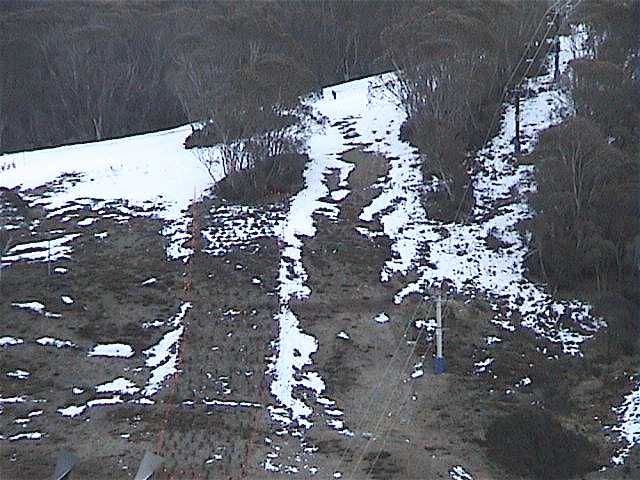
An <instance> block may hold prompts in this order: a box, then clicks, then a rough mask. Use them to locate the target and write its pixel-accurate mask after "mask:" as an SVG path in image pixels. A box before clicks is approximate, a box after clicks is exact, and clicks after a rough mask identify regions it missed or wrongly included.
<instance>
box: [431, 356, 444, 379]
mask: <svg viewBox="0 0 640 480" xmlns="http://www.w3.org/2000/svg"><path fill="white" fill-rule="evenodd" d="M446 369H447V365H446V364H445V362H444V357H435V358H434V359H433V373H435V374H436V375H440V374H441V373H444V371H445V370H446Z"/></svg>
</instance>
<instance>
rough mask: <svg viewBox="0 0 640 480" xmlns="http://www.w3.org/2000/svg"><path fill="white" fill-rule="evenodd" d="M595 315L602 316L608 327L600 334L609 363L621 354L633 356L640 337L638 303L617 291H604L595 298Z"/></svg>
mask: <svg viewBox="0 0 640 480" xmlns="http://www.w3.org/2000/svg"><path fill="white" fill-rule="evenodd" d="M593 306H594V315H598V316H602V317H603V318H604V319H605V320H606V322H607V328H606V329H605V330H604V332H603V333H602V334H601V335H600V336H599V337H600V338H599V339H600V340H601V341H602V342H603V344H604V345H603V347H604V350H605V352H604V355H605V357H606V358H605V360H606V361H607V363H611V362H613V361H615V360H616V359H617V358H618V357H620V356H621V355H626V356H632V355H633V354H634V353H635V352H636V349H637V343H638V340H639V339H640V330H639V327H640V325H639V324H638V317H637V315H636V314H637V305H636V304H634V303H633V300H629V299H626V298H625V297H624V296H622V295H620V294H618V293H615V292H603V293H601V294H599V295H597V296H596V297H595V298H594V299H593Z"/></svg>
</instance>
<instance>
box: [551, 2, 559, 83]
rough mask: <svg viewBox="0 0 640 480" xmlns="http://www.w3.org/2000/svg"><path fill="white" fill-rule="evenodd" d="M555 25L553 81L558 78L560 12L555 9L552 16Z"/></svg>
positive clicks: (556, 80)
mask: <svg viewBox="0 0 640 480" xmlns="http://www.w3.org/2000/svg"><path fill="white" fill-rule="evenodd" d="M553 23H554V27H555V40H554V57H553V81H554V82H555V83H558V80H559V79H560V12H559V11H556V12H555V15H554V17H553Z"/></svg>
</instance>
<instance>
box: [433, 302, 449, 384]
mask: <svg viewBox="0 0 640 480" xmlns="http://www.w3.org/2000/svg"><path fill="white" fill-rule="evenodd" d="M445 370H446V365H445V363H444V357H443V355H442V293H441V292H438V297H437V299H436V358H434V359H433V371H434V373H435V374H436V375H440V374H441V373H444V371H445Z"/></svg>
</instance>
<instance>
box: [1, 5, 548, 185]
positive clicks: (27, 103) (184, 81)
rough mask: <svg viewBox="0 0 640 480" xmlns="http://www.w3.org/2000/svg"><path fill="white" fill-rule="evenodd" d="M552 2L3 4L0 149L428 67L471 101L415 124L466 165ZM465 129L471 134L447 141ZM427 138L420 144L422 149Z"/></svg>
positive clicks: (127, 130)
mask: <svg viewBox="0 0 640 480" xmlns="http://www.w3.org/2000/svg"><path fill="white" fill-rule="evenodd" d="M546 6H547V2H543V1H540V2H527V1H517V0H486V1H483V2H481V3H479V2H476V1H473V0H418V1H410V0H379V1H376V0H371V1H357V0H340V1H334V0H331V1H327V0H305V1H269V2H260V1H226V0H224V1H217V0H213V1H186V0H185V1H177V0H176V1H115V0H113V1H91V2H89V1H55V0H41V1H24V0H2V1H0V49H1V51H0V62H1V64H0V72H2V74H1V75H0V153H1V152H9V151H16V150H21V149H30V148H39V147H44V146H50V145H59V144H65V143H72V142H83V141H91V140H96V139H104V138H111V137H118V136H124V135H130V134H133V133H139V132H145V131H152V130H157V129H163V128H167V127H171V126H174V125H178V124H182V123H185V122H187V121H197V120H203V119H206V118H210V117H212V116H213V112H217V116H220V115H219V112H220V111H224V110H225V109H226V111H227V112H229V111H230V110H229V106H230V105H231V103H230V102H231V101H232V100H233V99H234V98H235V100H238V101H240V103H242V102H245V100H241V99H240V98H241V97H244V96H246V94H247V92H249V96H251V95H253V94H254V93H255V92H256V91H258V89H263V90H264V91H268V93H269V95H266V97H265V98H253V99H250V100H249V101H254V102H255V101H273V100H274V98H276V97H278V98H277V100H278V101H279V100H281V98H280V96H279V95H284V96H291V95H294V94H297V93H299V92H302V91H308V90H309V89H314V88H317V87H319V86H322V85H328V84H332V83H337V82H341V81H345V80H349V79H352V78H355V77H359V76H363V75H369V74H373V73H377V72H381V71H385V70H389V69H392V68H395V67H398V66H399V67H403V68H404V67H408V66H409V65H411V66H415V65H416V64H417V63H420V64H423V65H430V67H425V68H423V69H422V70H421V75H427V76H430V78H432V79H433V78H435V77H441V78H445V77H446V78H450V79H451V78H454V77H460V76H461V75H463V76H464V75H466V77H465V78H466V80H463V79H461V78H460V79H459V80H456V81H457V82H462V83H463V84H460V85H458V84H455V85H454V84H451V85H447V86H444V87H443V88H442V89H441V90H440V93H442V95H441V96H446V95H445V91H449V92H460V91H462V92H463V95H459V94H458V93H455V95H453V96H455V97H457V98H463V97H464V98H465V101H464V102H465V103H464V105H463V104H462V103H460V102H458V104H456V105H452V106H451V108H450V109H449V108H448V107H447V108H443V106H444V104H443V103H442V102H441V103H440V104H439V105H437V106H436V107H435V108H436V110H437V111H436V112H429V111H426V110H424V108H432V106H431V105H429V106H424V105H423V106H422V107H421V109H422V110H421V111H420V113H417V112H418V110H415V112H414V113H415V115H413V119H414V123H413V125H415V126H418V125H423V126H427V123H426V122H427V120H425V119H426V118H427V117H428V116H429V115H431V114H433V113H435V114H437V115H436V116H435V117H434V116H433V115H432V117H433V122H440V123H439V124H438V125H439V127H438V129H436V130H437V131H438V132H440V131H446V132H450V133H451V135H454V136H455V135H457V137H456V138H455V139H454V140H455V142H453V143H455V145H456V147H455V149H453V150H455V152H454V153H452V155H453V156H454V157H455V158H456V160H457V159H459V155H458V154H459V152H460V151H463V150H465V149H466V148H467V147H468V146H469V144H474V143H477V139H476V138H475V137H474V136H473V135H472V133H470V132H471V131H472V130H474V129H475V130H478V129H479V127H478V125H480V124H482V123H484V122H485V120H486V119H485V117H486V115H487V114H486V112H485V110H486V111H488V110H491V108H489V107H487V106H490V107H493V105H495V103H496V102H497V101H498V100H499V99H498V97H499V94H500V93H501V92H502V87H503V86H504V85H503V84H504V82H505V74H506V72H509V71H510V67H511V66H512V65H513V63H514V61H515V60H516V59H518V58H519V57H520V54H521V52H522V49H523V47H524V45H523V42H526V41H527V40H530V39H531V38H530V37H531V35H530V33H531V31H532V29H533V28H534V27H535V24H536V22H537V21H538V17H539V14H540V12H542V11H543V10H544V9H545V8H546ZM465 52H466V53H465ZM444 60H446V61H444ZM440 63H441V64H442V68H440V67H438V68H439V70H438V71H436V70H437V68H436V66H437V65H439V64H440ZM409 71H410V70H407V72H409ZM414 73H415V70H414ZM276 82H280V84H279V85H277V87H278V88H276V85H274V84H275V83H276ZM465 82H466V83H465ZM423 93H424V92H423ZM469 93H472V94H473V95H470V96H469V98H468V99H466V97H465V95H467V94H469ZM274 95H276V97H274ZM450 98H453V97H451V96H450ZM450 98H448V99H447V101H448V100H449V99H450ZM460 109H469V111H470V112H471V114H470V115H467V114H466V113H461V112H460ZM231 110H242V108H239V109H238V108H234V109H231ZM452 112H453V113H452ZM465 112H466V110H465ZM450 113H452V114H451V115H449V114H450ZM245 119H246V116H245ZM459 120H460V122H459ZM433 122H432V124H431V126H432V127H433V126H434V125H435V124H434V123H433ZM236 123H242V124H243V125H244V122H236ZM458 123H459V124H460V125H463V126H462V127H456V128H457V130H456V131H451V130H450V128H449V127H450V126H451V125H453V124H458ZM460 128H462V129H463V130H464V134H459V130H460ZM436 130H434V131H436ZM231 131H232V130H229V129H227V131H226V133H230V132H231ZM236 133H238V132H236ZM216 135H218V136H219V135H220V132H216ZM436 137H439V134H438V135H436ZM472 137H474V138H472ZM428 140H430V139H429V138H424V139H420V138H415V141H416V143H418V144H419V145H420V144H422V143H425V144H426V142H428ZM205 143H206V142H205ZM441 143H442V142H441ZM443 148H444V147H443ZM447 148H449V147H447ZM432 150H433V151H432ZM449 150H452V149H449ZM425 153H427V154H429V155H430V156H432V157H433V156H438V157H439V156H440V154H442V153H443V152H442V149H440V148H432V149H430V150H429V149H428V150H426V151H425ZM447 155H449V153H448V152H445V155H444V156H447ZM449 156H450V155H449ZM452 195H453V194H452Z"/></svg>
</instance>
